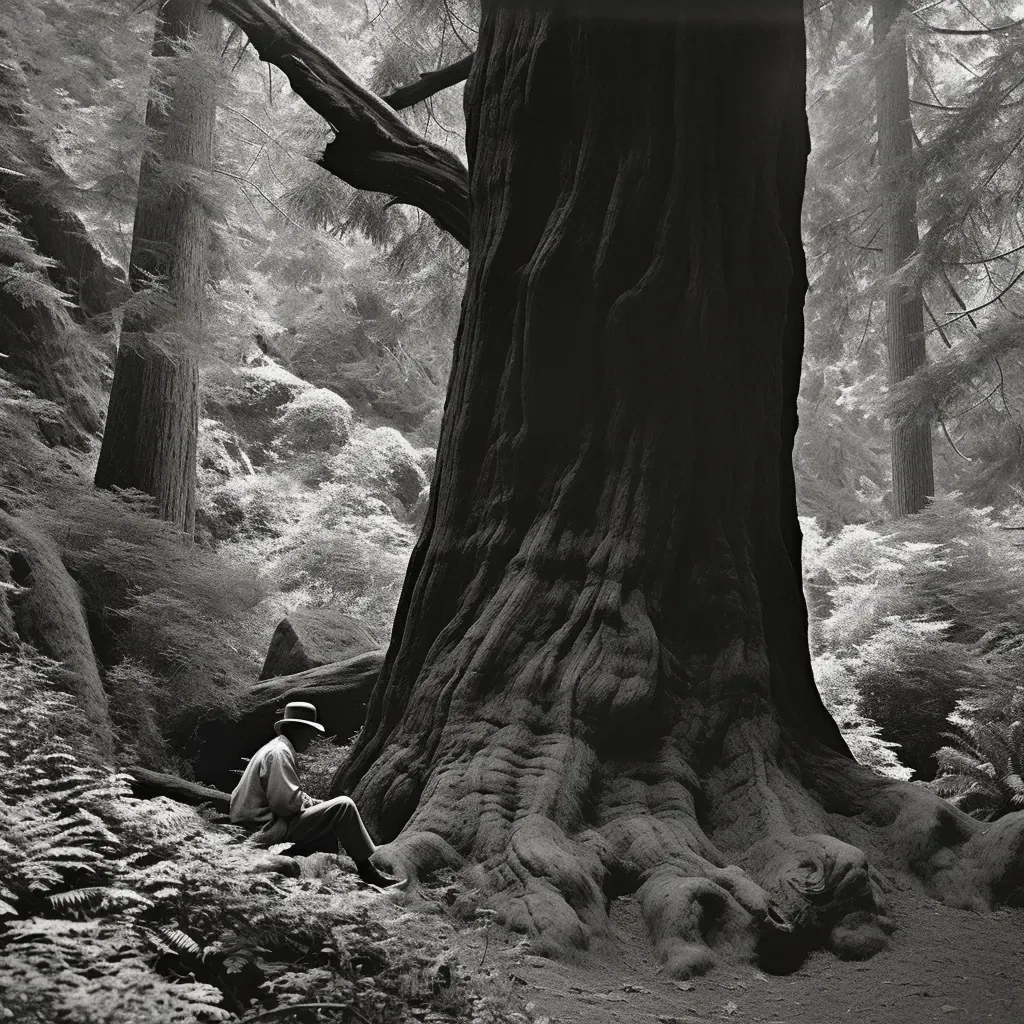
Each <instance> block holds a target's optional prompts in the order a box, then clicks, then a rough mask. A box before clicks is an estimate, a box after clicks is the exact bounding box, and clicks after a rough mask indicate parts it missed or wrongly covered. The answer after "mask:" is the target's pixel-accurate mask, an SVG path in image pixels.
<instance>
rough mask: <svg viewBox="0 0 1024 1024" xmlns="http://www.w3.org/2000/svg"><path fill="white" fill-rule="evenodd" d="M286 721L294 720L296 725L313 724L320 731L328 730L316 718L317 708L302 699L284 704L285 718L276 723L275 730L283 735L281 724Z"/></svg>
mask: <svg viewBox="0 0 1024 1024" xmlns="http://www.w3.org/2000/svg"><path fill="white" fill-rule="evenodd" d="M285 722H294V723H295V724H296V725H311V726H312V727H313V728H314V729H319V730H320V732H326V730H325V729H324V727H323V726H322V725H321V724H320V723H319V722H318V721H317V720H316V708H315V707H313V705H312V704H307V703H306V702H305V701H302V700H293V701H292V702H291V703H289V704H285V706H284V718H282V719H281V721H279V722H275V723H274V732H276V733H277V734H278V736H280V735H281V726H282V725H284V724H285Z"/></svg>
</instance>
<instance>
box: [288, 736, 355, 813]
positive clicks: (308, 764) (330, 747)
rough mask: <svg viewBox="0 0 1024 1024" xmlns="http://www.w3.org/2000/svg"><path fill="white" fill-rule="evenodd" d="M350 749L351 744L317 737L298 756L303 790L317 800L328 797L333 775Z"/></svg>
mask: <svg viewBox="0 0 1024 1024" xmlns="http://www.w3.org/2000/svg"><path fill="white" fill-rule="evenodd" d="M350 747H351V744H345V745H341V744H338V743H335V741H334V740H333V739H332V738H331V737H321V736H317V738H316V739H314V740H313V742H312V743H310V745H309V746H308V747H307V748H306V750H305V751H303V753H301V754H300V755H299V768H300V770H301V772H302V786H303V789H305V790H306V792H307V793H309V794H310V795H311V796H315V797H316V798H317V799H318V800H326V799H327V798H328V797H329V796H330V790H331V782H332V780H333V779H334V775H335V773H336V772H337V770H338V769H339V768H340V767H341V762H342V761H344V760H345V758H346V756H347V755H348V751H349V749H350Z"/></svg>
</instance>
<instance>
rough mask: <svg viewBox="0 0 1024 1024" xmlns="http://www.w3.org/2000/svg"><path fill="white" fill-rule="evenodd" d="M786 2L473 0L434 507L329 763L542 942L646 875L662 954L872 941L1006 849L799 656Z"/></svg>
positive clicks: (799, 181)
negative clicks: (907, 893) (584, 10)
mask: <svg viewBox="0 0 1024 1024" xmlns="http://www.w3.org/2000/svg"><path fill="white" fill-rule="evenodd" d="M789 7H790V8H791V9H789V10H788V12H787V13H788V15H789V17H788V18H787V19H785V20H784V21H780V22H779V23H778V24H776V25H771V24H766V23H765V21H764V19H762V20H761V21H760V23H759V24H758V25H757V26H756V27H749V28H746V29H744V28H739V27H736V23H734V22H728V21H724V22H721V21H720V22H719V23H718V25H719V26H722V25H731V26H732V27H728V28H725V27H718V28H716V27H715V26H713V25H708V24H705V25H704V26H694V25H686V24H678V25H670V24H651V23H643V22H631V23H621V24H614V23H608V22H603V23H602V22H599V21H590V22H588V21H583V20H571V19H570V20H566V19H559V18H557V17H555V16H552V15H547V14H544V13H543V12H523V11H515V12H514V11H507V10H497V11H496V10H494V9H493V8H491V9H488V10H486V11H485V17H484V21H483V26H482V30H481V38H480V48H479V50H478V52H477V55H476V57H475V58H474V64H473V71H472V73H471V76H470V79H469V84H468V87H467V96H466V109H467V115H468V146H469V155H470V166H471V195H472V201H473V218H472V225H471V231H472V233H471V245H470V268H469V279H468V285H467V292H466V297H465V301H464V305H463V317H462V323H461V326H460V329H459V334H458V338H457V342H456V347H455V361H454V367H453V372H452V378H451V383H450V389H449V393H448V401H447V406H446V413H445V420H444V425H443V428H442V434H441V441H440V448H439V453H438V460H437V467H436V470H435V475H434V482H433V486H432V488H431V497H430V506H429V509H428V512H427V517H426V521H425V524H424V527H423V533H422V536H421V538H420V541H419V543H418V545H417V547H416V549H415V550H414V553H413V556H412V560H411V564H410V569H409V573H408V576H407V579H406V584H405V588H404V592H403V595H402V598H401V601H400V604H399V609H398V614H397V617H396V622H395V627H394V632H393V636H392V643H391V647H390V649H389V651H388V654H387V657H386V659H385V664H384V667H383V669H382V673H381V678H380V681H379V683H378V685H377V686H376V687H375V689H374V691H373V694H372V696H371V700H370V705H369V708H368V715H367V723H366V725H365V726H364V728H363V730H362V732H361V733H360V736H359V738H358V740H357V743H356V745H355V747H354V749H353V752H352V756H351V757H350V758H349V760H348V762H347V763H346V764H345V765H344V766H343V767H342V769H341V770H340V771H339V774H338V777H337V778H336V780H335V789H336V790H338V789H340V788H341V787H342V786H346V785H347V786H351V787H352V789H351V792H352V795H353V796H354V797H355V798H356V800H357V801H358V803H359V806H360V809H361V811H362V812H363V813H364V815H365V816H366V818H367V819H368V820H369V821H370V822H371V824H372V828H373V829H374V830H375V831H376V832H377V833H378V834H380V835H381V836H382V838H383V839H384V840H386V841H387V842H388V845H387V846H386V847H385V848H384V849H383V850H382V857H386V856H390V859H391V861H392V863H393V864H394V865H395V866H396V867H399V868H400V869H401V870H403V871H407V872H409V873H410V874H411V875H412V876H413V877H417V876H418V877H423V876H425V875H426V874H428V873H429V872H430V871H432V870H435V869H438V868H441V867H448V866H453V867H456V868H458V869H461V870H464V872H465V873H466V876H467V877H468V878H469V879H470V880H471V881H473V882H474V883H475V884H477V885H479V886H481V888H482V889H483V890H484V891H487V892H489V893H490V894H491V898H492V900H493V905H494V907H495V908H496V909H497V910H498V912H499V914H500V915H501V919H502V920H503V921H504V922H505V923H506V924H507V925H509V926H511V927H512V928H515V929H521V930H523V931H524V932H526V933H527V934H529V935H531V936H532V937H533V940H534V945H535V948H537V949H539V950H540V951H549V952H556V951H565V950H567V949H570V948H572V947H577V948H579V947H585V946H586V945H587V944H588V943H589V942H590V941H591V940H592V939H593V938H595V937H597V936H601V935H602V934H605V933H606V930H607V925H608V916H607V907H608V903H609V900H611V899H613V898H614V897H616V896H617V895H621V894H625V893H636V894H637V896H638V899H639V900H640V902H641V905H642V907H643V911H644V914H645V917H646V920H647V923H648V925H649V929H650V934H651V937H652V940H653V942H654V943H655V945H656V948H657V949H658V950H659V952H660V954H661V956H662V957H663V958H664V960H665V962H666V965H667V969H668V970H669V971H671V973H672V974H674V975H676V976H685V975H687V974H691V973H694V972H699V971H702V970H706V969H707V968H709V967H710V966H711V965H712V964H713V963H714V962H715V960H716V958H719V957H725V958H732V959H735V958H756V959H758V960H759V961H760V962H761V963H763V964H765V965H767V966H773V967H777V968H778V969H784V968H786V967H787V966H791V965H792V964H794V963H796V962H798V961H799V959H800V957H801V956H802V955H803V954H804V952H805V951H806V950H808V949H810V948H814V947H816V946H828V947H829V948H831V949H833V950H835V951H836V952H837V953H839V954H840V955H843V956H847V957H858V956H867V955H870V954H871V953H872V952H874V951H876V950H877V949H879V948H880V947H881V946H882V945H883V944H884V942H885V937H886V933H887V932H888V930H889V928H890V925H889V922H888V920H887V918H886V915H885V899H884V895H883V886H882V882H881V879H882V874H881V872H888V871H900V872H905V873H912V874H914V875H916V877H918V878H919V879H920V880H921V884H923V885H925V886H927V887H928V888H929V891H931V892H934V893H935V894H936V895H937V896H939V897H941V898H945V899H951V900H955V901H957V902H960V903H964V904H968V905H972V906H984V905H986V904H987V903H988V902H989V901H991V900H992V899H995V898H1000V897H1002V898H1005V897H1006V896H1007V894H1008V893H1009V891H1010V890H1009V887H1010V886H1011V885H1012V884H1013V883H1012V882H1011V881H1010V880H1011V879H1012V878H1013V873H1012V871H1013V867H1014V865H1016V866H1017V867H1018V868H1019V867H1020V865H1021V856H1022V847H1024V838H1022V837H1024V827H1022V826H1024V815H1016V816H1011V817H1010V818H1007V819H1004V822H1001V823H1000V824H999V825H998V826H994V827H989V828H988V831H987V832H986V831H985V829H984V827H983V826H981V825H979V824H978V823H977V822H975V821H973V820H972V819H970V818H967V817H966V816H964V815H962V814H960V813H958V812H956V811H955V810H953V809H952V808H950V807H949V806H948V805H947V804H945V803H944V802H942V801H941V800H938V799H937V798H935V797H934V796H932V795H931V794H929V793H926V792H924V791H922V790H920V789H918V788H916V787H914V786H911V785H909V784H902V783H895V782H893V781H892V780H888V779H884V778H881V777H879V776H875V775H874V774H873V773H871V772H870V771H868V770H866V769H864V768H862V767H860V766H858V765H857V764H856V763H855V762H854V761H853V760H852V759H851V757H850V756H849V752H848V750H847V749H846V747H845V744H844V743H843V741H842V739H841V737H840V734H839V731H838V729H837V728H836V726H835V723H834V722H833V721H832V719H831V718H830V717H829V716H828V715H827V713H826V712H825V711H824V708H823V707H822V704H821V701H820V699H819V697H818V694H817V691H816V689H815V687H814V683H813V679H812V676H811V672H810V665H809V659H808V655H807V638H806V610H805V607H804V603H803V598H802V594H801V589H800V581H799V564H798V560H797V558H796V557H794V556H795V555H796V554H797V551H798V543H799V529H798V526H797V521H796V511H795V504H794V501H793V497H792V468H791V464H790V454H791V453H790V446H791V444H792V431H793V429H794V428H795V422H796V418H795V405H796V397H795V396H796V385H797V382H798V378H799V362H800V346H801V344H802V325H801V323H800V312H799V311H800V308H801V305H802V298H803V292H804V290H805V287H806V280H805V278H804V276H803V257H802V254H801V253H800V251H799V208H800V203H799V198H800V196H801V194H802V187H803V174H804V169H805V165H806V156H807V147H808V142H807V127H806V118H805V115H804V84H803V83H804V64H803V52H804V50H803V46H804V42H803V29H802V20H801V17H800V4H799V2H798V0H793V3H792V4H790V5H789ZM794 247H795V248H794ZM997 829H998V831H999V835H998V836H997V835H996V834H995V833H996V831H997ZM1001 886H1002V887H1003V888H1002V889H1001V888H1000V887H1001Z"/></svg>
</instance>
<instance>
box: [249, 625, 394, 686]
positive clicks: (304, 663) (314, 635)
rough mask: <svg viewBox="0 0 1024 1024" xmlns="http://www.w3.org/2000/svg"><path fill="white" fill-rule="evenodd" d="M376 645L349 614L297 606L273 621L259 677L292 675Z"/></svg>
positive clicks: (374, 639)
mask: <svg viewBox="0 0 1024 1024" xmlns="http://www.w3.org/2000/svg"><path fill="white" fill-rule="evenodd" d="M379 646H380V643H379V641H378V640H377V639H376V638H375V637H374V636H373V634H372V633H371V632H370V631H369V630H368V629H367V628H366V627H365V626H364V625H363V624H362V623H361V622H360V621H359V620H358V619H355V618H353V617H352V616H351V615H344V614H343V613H341V612H337V611H333V610H332V609H330V608H299V609H296V610H295V611H293V612H290V613H289V614H288V615H287V616H286V617H285V618H283V619H282V620H281V621H280V622H279V623H278V624H277V628H276V629H275V630H274V635H273V636H272V637H271V638H270V647H269V648H268V650H267V657H266V660H265V661H264V662H263V668H262V670H261V671H260V675H259V678H260V679H261V680H263V679H272V678H274V677H275V676H290V675H294V674H295V673H296V672H305V671H306V670H307V669H311V668H318V667H319V666H321V665H330V664H332V663H334V662H339V661H345V660H346V659H347V658H351V657H352V656H353V655H355V654H362V653H363V652H364V651H372V650H374V649H375V648H377V647H379Z"/></svg>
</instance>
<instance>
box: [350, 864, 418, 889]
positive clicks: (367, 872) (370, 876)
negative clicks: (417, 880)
mask: <svg viewBox="0 0 1024 1024" xmlns="http://www.w3.org/2000/svg"><path fill="white" fill-rule="evenodd" d="M356 874H357V875H359V877H360V878H361V879H362V880H363V881H364V882H366V883H367V884H368V885H376V886H379V887H380V888H381V889H386V888H388V887H389V886H393V885H397V886H398V887H399V888H404V887H405V885H406V883H407V882H408V879H406V878H395V877H394V876H393V875H386V874H384V872H383V871H379V870H378V869H377V868H375V867H374V866H373V864H371V863H370V861H368V860H357V861H356Z"/></svg>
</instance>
